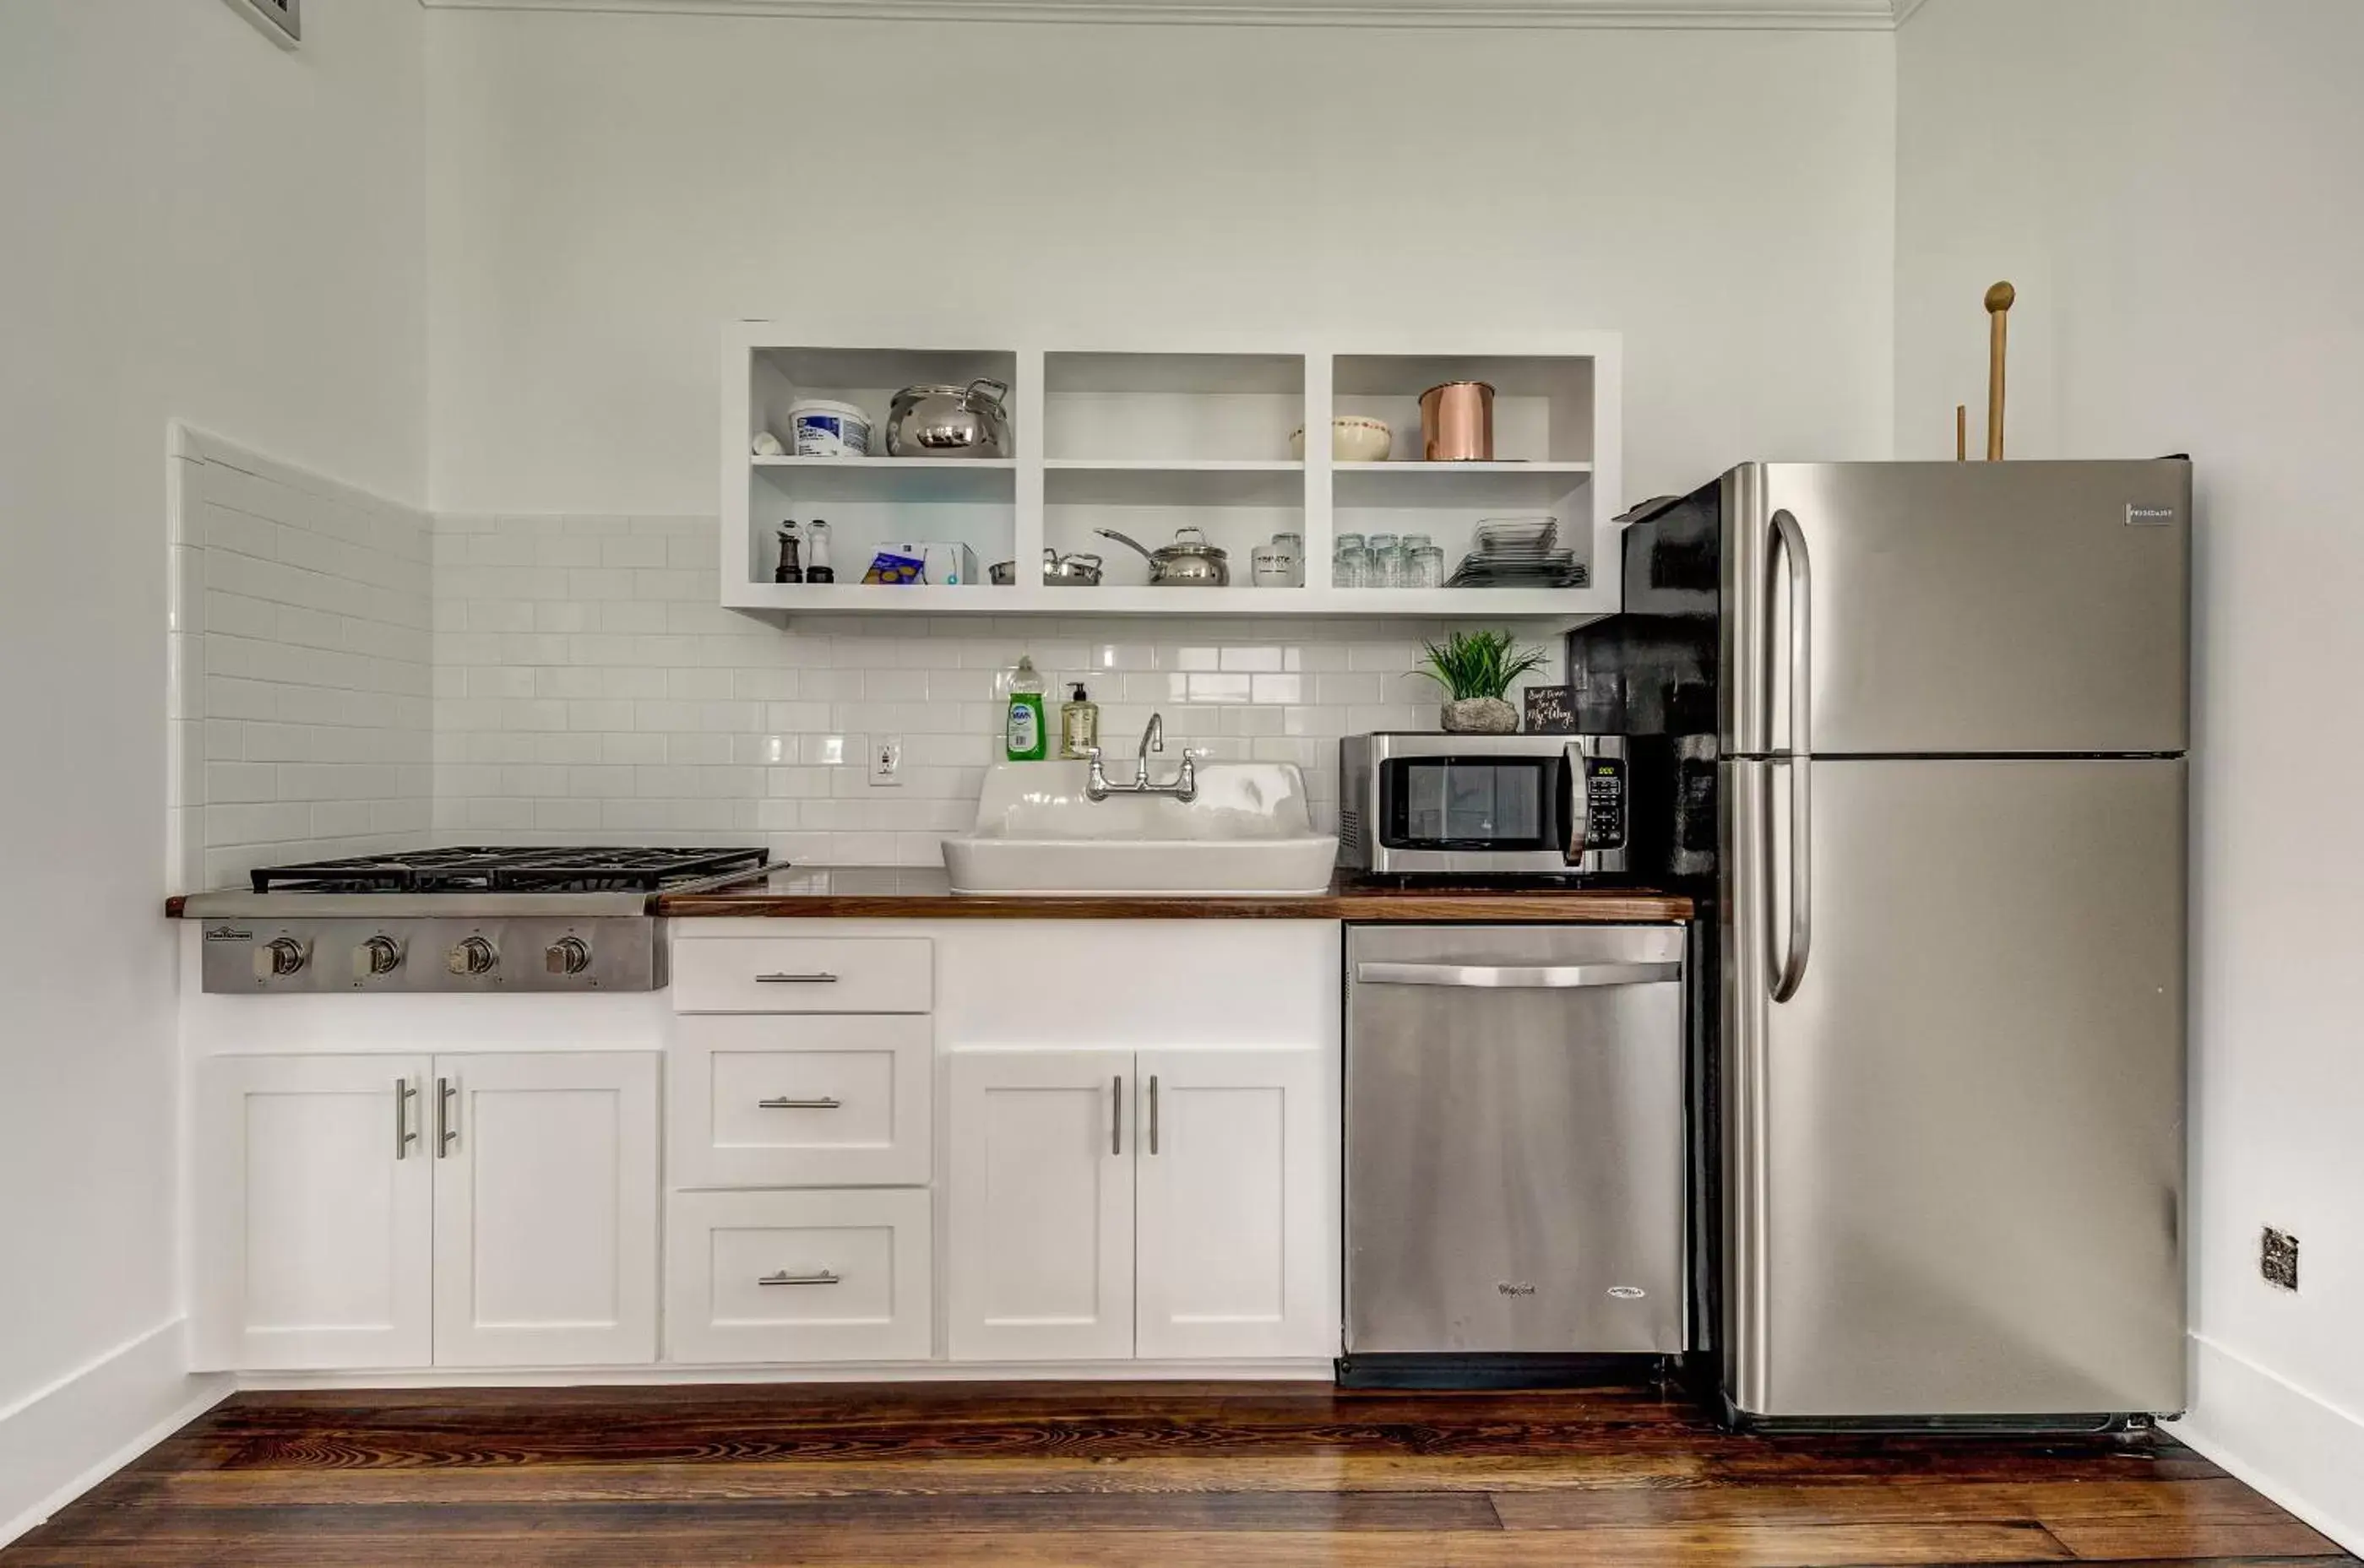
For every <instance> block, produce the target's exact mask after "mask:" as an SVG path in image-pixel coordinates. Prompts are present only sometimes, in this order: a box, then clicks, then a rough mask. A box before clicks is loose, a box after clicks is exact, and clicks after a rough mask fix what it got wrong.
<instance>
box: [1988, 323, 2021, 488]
mask: <svg viewBox="0 0 2364 1568" xmlns="http://www.w3.org/2000/svg"><path fill="white" fill-rule="evenodd" d="M2018 297H2019V291H2018V290H2017V289H2014V288H2013V287H2012V286H2011V285H2010V284H2007V283H2005V284H1995V286H1994V287H1992V288H1990V289H1989V290H1987V322H1988V328H1987V461H1988V462H2002V361H2003V350H2004V347H2005V345H2006V344H2007V343H2008V342H2009V341H2010V339H2011V306H2012V302H2013V300H2016V299H2017V298H2018Z"/></svg>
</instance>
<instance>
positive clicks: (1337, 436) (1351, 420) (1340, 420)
mask: <svg viewBox="0 0 2364 1568" xmlns="http://www.w3.org/2000/svg"><path fill="white" fill-rule="evenodd" d="M1395 439H1396V433H1395V431H1394V429H1393V428H1390V427H1389V426H1388V422H1387V421H1386V420H1385V419H1366V418H1364V417H1361V416H1360V415H1355V414H1342V415H1340V416H1339V417H1337V418H1335V419H1333V420H1331V421H1330V461H1331V462H1386V461H1387V459H1388V448H1390V447H1392V446H1393V445H1394V444H1395ZM1288 455H1289V456H1291V457H1293V458H1295V459H1297V460H1298V461H1299V462H1303V461H1304V460H1305V432H1304V431H1303V430H1301V429H1299V430H1294V431H1291V432H1290V433H1289V437H1288Z"/></svg>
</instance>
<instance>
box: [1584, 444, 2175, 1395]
mask: <svg viewBox="0 0 2364 1568" xmlns="http://www.w3.org/2000/svg"><path fill="white" fill-rule="evenodd" d="M1625 567H1626V591H1627V610H1628V615H1627V616H1626V617H1621V620H1622V623H1623V624H1622V626H1621V625H1619V624H1618V623H1611V626H1610V628H1604V629H1603V630H1602V631H1601V632H1600V635H1598V636H1596V637H1593V638H1590V639H1587V638H1585V637H1583V636H1578V638H1575V639H1571V657H1572V660H1574V661H1575V662H1576V663H1577V666H1578V668H1579V669H1584V670H1589V674H1590V676H1591V678H1592V679H1594V680H1595V681H1596V682H1597V683H1598V684H1602V685H1604V686H1614V687H1615V688H1616V690H1615V691H1614V693H1613V695H1614V696H1615V697H1616V699H1617V700H1618V701H1620V702H1621V703H1622V704H1623V705H1625V707H1626V710H1627V711H1628V713H1629V716H1630V717H1631V718H1632V720H1633V721H1634V728H1638V729H1643V730H1649V731H1655V732H1656V736H1657V737H1658V755H1659V756H1660V757H1661V758H1662V759H1663V765H1662V766H1661V767H1659V768H1658V770H1657V778H1658V783H1657V784H1656V791H1657V793H1658V795H1660V797H1661V798H1662V799H1663V800H1664V801H1665V803H1666V804H1665V806H1664V807H1663V810H1662V812H1661V815H1660V818H1659V820H1658V823H1657V826H1656V836H1657V840H1658V847H1659V854H1658V857H1657V865H1658V868H1659V869H1660V870H1662V871H1664V872H1666V873H1667V874H1669V875H1678V874H1679V873H1682V872H1684V871H1686V870H1688V871H1691V872H1696V873H1701V876H1702V878H1703V881H1702V889H1703V891H1704V892H1705V893H1706V895H1707V898H1708V902H1710V903H1711V904H1712V906H1713V917H1712V922H1713V923H1712V940H1713V942H1714V944H1715V947H1716V950H1717V951H1716V954H1715V962H1714V963H1713V964H1712V966H1704V965H1703V966H1701V967H1702V968H1703V969H1709V970H1712V986H1713V987H1714V991H1715V995H1713V996H1712V997H1711V998H1710V999H1709V1000H1708V1001H1707V1003H1706V1005H1705V1006H1702V1007H1701V1009H1700V1011H1699V1013H1698V1015H1697V1025H1698V1028H1699V1029H1700V1032H1701V1033H1702V1034H1704V1035H1707V1036H1709V1037H1711V1038H1709V1039H1708V1040H1705V1041H1704V1046H1705V1049H1704V1050H1703V1051H1701V1054H1700V1056H1699V1058H1698V1073H1697V1075H1698V1078H1699V1080H1700V1088H1701V1100H1702V1102H1703V1103H1704V1104H1705V1105H1706V1106H1707V1107H1708V1110H1709V1112H1710V1118H1711V1119H1710V1121H1709V1124H1708V1125H1707V1127H1706V1128H1705V1129H1704V1132H1703V1138H1704V1140H1705V1142H1704V1147H1705V1150H1706V1152H1707V1154H1708V1155H1709V1156H1710V1157H1709V1158H1707V1159H1705V1160H1703V1161H1702V1172H1703V1177H1702V1191H1703V1193H1705V1194H1706V1207H1708V1208H1709V1209H1710V1210H1711V1211H1712V1213H1713V1214H1714V1215H1715V1217H1716V1222H1717V1228H1716V1230H1715V1231H1714V1232H1713V1233H1712V1234H1711V1235H1709V1236H1708V1237H1707V1238H1706V1240H1707V1241H1708V1242H1709V1243H1710V1245H1709V1246H1708V1248H1707V1249H1706V1250H1707V1251H1711V1252H1714V1253H1720V1256H1717V1257H1715V1258H1713V1259H1712V1262H1713V1264H1714V1268H1713V1278H1714V1279H1715V1280H1716V1281H1717V1282H1718V1286H1719V1290H1718V1298H1717V1299H1715V1300H1714V1301H1712V1303H1710V1304H1709V1305H1708V1307H1707V1310H1706V1311H1705V1312H1704V1314H1703V1317H1704V1318H1705V1319H1706V1321H1705V1322H1704V1323H1703V1325H1702V1326H1703V1328H1704V1329H1706V1330H1707V1331H1708V1332H1709V1333H1710V1334H1711V1335H1712V1337H1713V1338H1714V1340H1716V1343H1717V1356H1718V1359H1719V1361H1720V1367H1721V1382H1722V1387H1723V1396H1724V1400H1725V1402H1726V1407H1727V1413H1728V1414H1729V1415H1730V1416H1731V1417H1732V1418H1734V1419H1735V1420H1738V1421H1741V1422H1744V1423H1761V1424H1767V1425H1772V1424H1779V1423H1785V1422H1786V1423H1795V1424H1801V1425H1819V1424H1849V1423H1857V1422H1863V1423H1869V1424H1895V1423H1918V1422H1921V1421H1924V1420H1933V1421H1958V1422H1963V1423H1968V1424H1981V1423H1988V1422H1991V1423H1996V1424H2006V1425H2010V1424H2024V1425H2034V1426H2052V1425H2058V1426H2064V1427H2080V1426H2087V1425H2097V1424H2101V1423H2102V1422H2104V1421H2106V1420H2108V1419H2111V1418H2123V1417H2126V1416H2130V1415H2141V1414H2157V1413H2166V1412H2173V1411H2179V1410H2180V1409H2181V1408H2182V1407H2183V1406H2184V1403H2185V1394H2184V1329H2185V1303H2184V1289H2185V1284H2184V1251H2183V1232H2184V1224H2185V1204H2184V1138H2185V1128H2184V1122H2185V1047H2184V1024H2185V1019H2184V1007H2185V1004H2184V969H2185V930H2186V898H2187V885H2186V884H2187V867H2186V862H2187V848H2186V844H2187V840H2186V811H2187V783H2186V763H2185V758H2184V751H2185V747H2186V744H2187V740H2188V732H2189V724H2188V715H2189V706H2190V703H2189V675H2188V668H2189V631H2190V626H2189V623H2190V612H2189V600H2190V592H2189V588H2190V570H2191V466H2190V464H2189V463H2188V462H2183V461H2181V460H2169V461H2161V462H2009V463H1860V464H1856V463H1839V464H1808V463H1758V464H1750V465H1748V466H1745V467H1742V468H1737V469H1734V470H1733V471H1732V472H1731V473H1727V474H1725V475H1724V476H1723V479H1722V480H1721V481H1719V482H1718V483H1717V484H1713V485H1712V486H1710V487H1708V488H1707V489H1705V490H1702V491H1701V492H1699V493H1697V494H1696V495H1691V496H1689V497H1685V498H1684V499H1682V500H1681V501H1680V502H1678V503H1675V504H1673V505H1671V506H1667V507H1666V508H1664V509H1662V510H1661V511H1660V512H1659V513H1657V514H1656V516H1654V517H1646V518H1645V520H1643V521H1640V522H1637V523H1635V524H1634V526H1633V527H1632V528H1629V530H1628V533H1627V537H1626V540H1625ZM1633 787H1634V789H1636V790H1637V791H1639V790H1642V789H1645V788H1649V787H1652V786H1651V785H1650V784H1649V783H1648V780H1647V778H1645V769H1644V767H1642V766H1641V765H1639V764H1637V766H1636V776H1635V780H1634V786H1633ZM1642 863H1644V864H1645V867H1647V866H1648V865H1649V864H1650V861H1649V858H1648V857H1647V856H1645V857H1644V858H1643V862H1642ZM1716 1156H1720V1158H1716Z"/></svg>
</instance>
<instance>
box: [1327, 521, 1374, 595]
mask: <svg viewBox="0 0 2364 1568" xmlns="http://www.w3.org/2000/svg"><path fill="white" fill-rule="evenodd" d="M1330 581H1331V583H1332V584H1334V585H1335V586H1337V587H1341V588H1367V587H1369V586H1370V585H1371V550H1370V546H1368V545H1366V544H1365V543H1364V542H1363V536H1362V535H1361V534H1340V535H1339V536H1338V542H1337V551H1336V553H1335V554H1334V555H1333V556H1332V557H1331V561H1330Z"/></svg>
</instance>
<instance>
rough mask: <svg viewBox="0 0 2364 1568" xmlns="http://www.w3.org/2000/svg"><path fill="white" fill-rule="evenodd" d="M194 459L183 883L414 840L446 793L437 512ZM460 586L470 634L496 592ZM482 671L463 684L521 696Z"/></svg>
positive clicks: (453, 621)
mask: <svg viewBox="0 0 2364 1568" xmlns="http://www.w3.org/2000/svg"><path fill="white" fill-rule="evenodd" d="M187 448H188V449H194V450H193V451H192V450H186V449H184V452H183V454H182V455H181V456H179V457H177V458H176V459H175V462H176V463H177V465H178V466H177V469H176V475H177V477H178V479H179V481H180V483H179V485H178V495H179V499H180V506H179V515H178V516H177V517H175V518H174V521H173V527H174V534H175V539H176V548H175V550H174V559H175V562H176V563H178V570H177V571H176V573H175V599H176V602H175V604H174V606H173V617H174V622H175V624H176V625H178V626H179V627H180V628H182V629H183V631H184V633H186V634H188V640H190V641H192V642H193V643H194V644H195V645H196V646H195V649H194V651H181V650H178V649H176V651H175V658H176V661H177V662H179V664H180V666H181V669H180V677H181V678H180V679H179V680H178V681H177V682H176V684H175V693H176V695H175V698H174V701H175V705H176V706H175V708H174V713H173V717H174V720H175V722H176V726H177V727H178V728H181V729H183V730H184V732H188V733H199V734H202V737H203V746H202V755H201V756H195V755H190V754H185V753H184V754H183V755H182V757H181V759H180V762H179V764H178V765H179V768H180V773H181V776H180V779H179V783H178V785H177V788H176V792H175V797H176V799H177V800H178V801H179V803H180V808H179V809H178V810H177V811H176V812H175V814H174V819H173V824H174V832H175V849H174V855H175V866H176V873H177V876H178V878H179V880H181V881H182V882H183V883H184V884H187V885H192V886H211V885H215V884H220V883H223V882H227V881H231V880H234V879H236V878H237V877H238V876H239V875H240V873H242V872H243V871H244V870H245V869H246V868H248V867H249V866H251V865H255V864H259V863H261V862H265V861H271V860H287V859H295V858H303V857H307V856H320V855H331V854H356V853H367V852H370V851H375V850H381V849H389V848H396V847H399V846H401V845H403V844H406V843H411V842H415V841H417V840H418V837H419V836H420V835H422V834H424V833H425V832H426V831H427V830H428V828H429V820H430V815H431V814H430V808H429V807H430V799H431V792H432V790H433V788H434V784H435V779H434V776H433V773H432V771H431V770H430V768H429V758H430V756H431V754H432V750H433V746H432V740H431V729H430V726H431V721H432V719H433V717H434V709H433V705H432V704H431V703H430V701H429V692H430V691H431V690H432V689H433V685H432V679H433V677H432V668H433V666H432V660H433V655H434V637H435V632H434V629H433V628H435V626H436V624H437V618H436V606H435V604H434V601H433V597H432V595H431V591H430V590H431V586H432V577H431V572H430V566H429V562H430V561H431V560H432V558H433V543H432V530H431V529H430V528H429V522H428V519H427V517H425V516H424V515H423V514H421V513H418V512H414V511H411V510H409V509H407V508H405V507H401V506H394V505H391V504H389V503H386V502H384V501H381V500H378V499H377V498H375V497H373V496H369V495H362V494H361V493H359V492H357V491H352V490H350V489H347V488H346V487H344V486H341V485H339V484H335V483H334V482H332V481H329V480H326V479H322V478H320V477H319V476H318V475H315V474H308V473H303V472H302V471H300V470H296V469H291V468H287V467H284V466H283V465H280V464H277V463H273V462H270V461H269V460H267V459H264V458H262V457H259V456H257V455H255V454H252V453H249V452H243V451H240V450H238V449H236V448H233V447H230V446H229V445H227V444H226V443H223V442H221V441H219V440H217V439H214V438H210V437H197V438H193V439H192V440H191V441H190V442H189V443H187ZM494 537H497V536H494ZM453 585H454V586H455V587H458V586H461V585H462V584H459V583H455V584H453ZM465 586H466V589H467V591H466V592H465V593H463V594H458V595H454V597H453V599H452V606H453V609H452V612H451V613H450V615H449V616H448V617H447V618H446V620H445V622H444V624H446V625H449V626H452V627H455V628H456V627H459V626H463V625H465V624H466V620H465V612H464V610H463V609H461V608H460V607H459V606H464V605H466V604H467V603H469V602H470V601H471V599H472V598H475V597H477V596H478V595H480V594H481V591H482V588H483V584H481V583H479V582H475V581H473V580H470V581H468V582H466V584H465ZM482 602H484V603H485V604H486V605H487V606H491V605H495V604H502V605H504V608H503V609H501V610H493V609H490V608H488V609H487V611H486V613H487V614H488V615H496V614H505V613H508V614H513V612H509V611H507V609H506V606H505V601H503V600H502V599H500V598H498V597H497V596H496V595H488V594H485V595H482ZM175 640H176V641H179V640H181V639H175ZM484 651H486V652H491V651H493V650H490V649H486V650H484ZM470 668H471V666H469V665H455V671H463V670H469V669H470ZM475 668H476V669H478V670H480V671H481V673H474V674H473V676H468V675H463V677H462V679H461V682H460V684H459V686H458V687H457V689H458V690H461V691H465V690H467V689H468V687H469V682H470V680H471V678H473V680H474V683H475V684H477V685H479V686H482V687H485V688H496V689H501V690H507V689H509V688H510V687H511V686H513V684H514V682H515V676H514V675H512V674H509V673H506V672H505V671H504V670H503V669H502V668H501V666H500V664H499V662H497V661H495V660H492V659H486V660H484V661H482V662H480V663H478V664H477V665H476V666H475ZM529 678H530V677H529Z"/></svg>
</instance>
